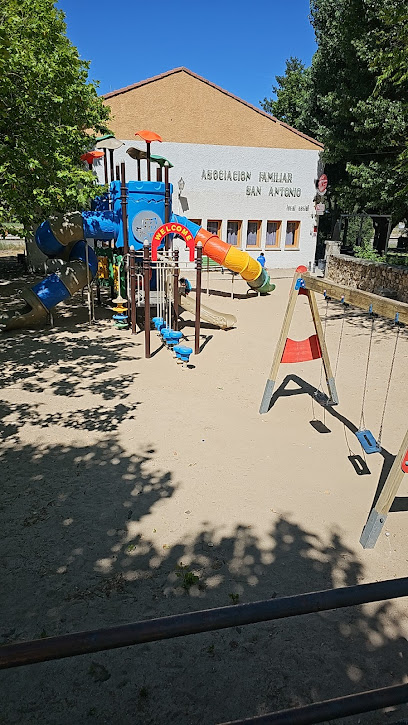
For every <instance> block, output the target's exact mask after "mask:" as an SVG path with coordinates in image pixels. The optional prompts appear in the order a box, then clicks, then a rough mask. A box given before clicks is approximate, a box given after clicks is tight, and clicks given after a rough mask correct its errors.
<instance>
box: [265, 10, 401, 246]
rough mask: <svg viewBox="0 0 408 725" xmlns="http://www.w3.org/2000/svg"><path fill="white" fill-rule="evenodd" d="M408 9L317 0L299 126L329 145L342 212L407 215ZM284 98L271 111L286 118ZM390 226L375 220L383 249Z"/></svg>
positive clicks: (283, 81) (335, 203)
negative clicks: (312, 47)
mask: <svg viewBox="0 0 408 725" xmlns="http://www.w3.org/2000/svg"><path fill="white" fill-rule="evenodd" d="M401 5H402V8H403V9H401ZM406 14H407V10H406V3H403V4H401V3H400V2H399V0H311V20H312V24H313V27H314V30H315V35H316V41H317V46H318V47H317V51H316V53H315V55H314V57H313V60H312V64H311V67H310V68H309V69H304V71H303V78H304V79H306V82H305V83H304V84H303V86H301V87H302V93H301V99H302V100H301V113H299V114H298V119H299V123H300V125H299V124H298V128H299V130H302V131H304V132H306V133H308V134H309V135H311V136H314V137H315V138H316V139H318V140H319V141H321V142H322V143H323V144H324V147H325V150H324V154H323V160H324V162H325V165H326V173H327V175H328V177H329V190H328V191H329V193H328V198H329V201H330V203H331V206H332V209H334V210H335V214H336V215H338V214H339V213H340V211H343V212H349V213H352V212H366V213H368V214H380V215H387V214H391V215H392V221H393V223H394V224H395V223H397V222H398V221H400V220H401V219H403V218H405V217H406V216H407V212H408V210H407V201H406V198H407V195H406V193H404V189H406V188H407V187H408V163H405V164H404V163H403V160H404V158H405V157H404V156H403V154H404V149H405V148H406V146H405V144H406V139H407V137H408V113H407V98H408V73H407V70H406V58H407V48H408V45H407V25H406V24H404V23H403V22H402V21H403V19H404V17H406ZM292 78H293V70H292V69H290V73H287V74H286V77H283V78H279V85H280V87H281V88H282V89H286V88H287V87H288V84H289V81H291V79H292ZM293 92H294V91H293ZM278 100H279V101H280V105H279V106H277V105H275V106H274V105H273V103H275V104H276V103H277V101H276V102H273V101H272V102H271V104H272V105H271V106H270V109H271V110H272V109H273V110H274V113H275V115H276V116H277V117H278V118H280V119H281V120H286V112H287V111H288V112H290V111H291V107H290V106H289V99H288V98H287V97H286V96H285V94H281V97H280V99H278ZM264 103H265V102H264ZM264 107H265V105H264ZM268 110H269V109H268ZM292 118H293V125H294V126H296V119H295V117H294V116H293V117H292ZM406 155H407V154H406V152H405V156H406ZM387 229H388V221H387V219H384V218H383V219H381V218H378V219H376V220H375V238H374V246H375V247H376V248H377V249H378V250H379V251H382V250H383V249H384V245H385V241H386V234H387Z"/></svg>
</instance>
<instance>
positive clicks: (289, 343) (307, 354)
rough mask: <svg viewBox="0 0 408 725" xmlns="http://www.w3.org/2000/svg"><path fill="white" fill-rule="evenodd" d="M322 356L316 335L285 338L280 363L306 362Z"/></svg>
mask: <svg viewBox="0 0 408 725" xmlns="http://www.w3.org/2000/svg"><path fill="white" fill-rule="evenodd" d="M321 356H322V351H321V349H320V345H319V338H318V337H317V335H311V336H310V337H308V338H307V339H306V340H291V339H290V337H288V338H287V339H286V343H285V347H284V350H283V355H282V359H281V363H298V362H308V361H309V360H318V359H319V358H321Z"/></svg>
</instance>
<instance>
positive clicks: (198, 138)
mask: <svg viewBox="0 0 408 725" xmlns="http://www.w3.org/2000/svg"><path fill="white" fill-rule="evenodd" d="M104 98H105V103H106V104H107V105H109V106H110V108H111V110H112V120H111V121H110V123H109V125H110V128H111V130H112V131H113V133H114V134H115V136H116V138H119V139H131V138H133V137H134V134H135V132H136V131H139V130H142V129H149V130H151V131H155V132H156V133H158V134H159V135H160V136H161V137H162V138H163V141H169V142H176V143H194V144H209V145H220V146H246V147H248V146H256V147H261V148H284V149H314V150H318V149H320V148H322V146H321V144H320V143H318V142H317V141H314V140H313V139H309V138H308V137H306V136H304V135H303V134H301V133H299V132H297V131H295V130H294V129H291V128H290V127H289V126H286V124H283V123H281V122H280V121H278V120H277V119H274V118H273V117H272V116H269V115H268V114H266V113H264V112H263V111H261V110H257V109H256V108H255V106H251V105H250V104H247V103H246V102H245V101H242V100H240V99H238V98H237V97H235V96H232V95H231V94H230V93H228V92H227V91H224V90H223V89H221V88H219V87H218V86H214V85H213V84H212V83H210V82H209V81H206V80H205V79H204V78H200V76H196V75H195V74H194V73H192V72H191V71H188V70H187V69H176V70H174V71H169V72H168V73H165V74H163V75H162V76H156V77H155V78H153V79H149V80H147V81H142V82H141V83H137V84H135V85H134V86H128V87H127V88H124V89H120V90H118V91H114V92H112V93H107V94H106V95H105V96H104ZM154 152H155V153H159V152H158V151H154Z"/></svg>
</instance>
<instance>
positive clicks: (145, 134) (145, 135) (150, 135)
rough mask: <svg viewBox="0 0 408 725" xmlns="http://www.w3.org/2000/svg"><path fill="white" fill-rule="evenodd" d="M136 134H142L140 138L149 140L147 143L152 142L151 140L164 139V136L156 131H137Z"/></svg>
mask: <svg viewBox="0 0 408 725" xmlns="http://www.w3.org/2000/svg"><path fill="white" fill-rule="evenodd" d="M135 136H140V138H142V139H143V141H147V143H150V142H151V141H163V139H162V137H161V136H159V134H158V133H155V132H154V131H146V130H144V131H136V133H135Z"/></svg>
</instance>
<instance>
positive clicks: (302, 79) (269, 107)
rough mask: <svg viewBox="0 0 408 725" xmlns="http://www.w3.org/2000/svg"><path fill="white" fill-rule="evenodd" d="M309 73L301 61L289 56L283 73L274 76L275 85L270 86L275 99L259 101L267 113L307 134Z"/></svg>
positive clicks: (310, 120) (309, 121)
mask: <svg viewBox="0 0 408 725" xmlns="http://www.w3.org/2000/svg"><path fill="white" fill-rule="evenodd" d="M309 75H310V71H309V69H308V68H306V67H305V65H304V64H303V63H302V61H301V60H299V58H296V57H293V56H291V57H290V58H289V60H287V61H286V67H285V74H284V75H283V76H275V77H276V82H277V85H276V86H272V92H273V93H274V94H275V95H276V100H273V99H272V98H264V99H263V101H261V102H260V105H261V106H262V108H263V109H264V110H265V111H267V113H271V114H272V115H273V116H276V118H279V120H280V121H284V122H285V123H288V124H289V126H293V127H294V128H297V129H298V131H302V133H307V134H310V132H311V125H312V118H311V117H310V114H309V113H308V96H309V92H310V89H309Z"/></svg>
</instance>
